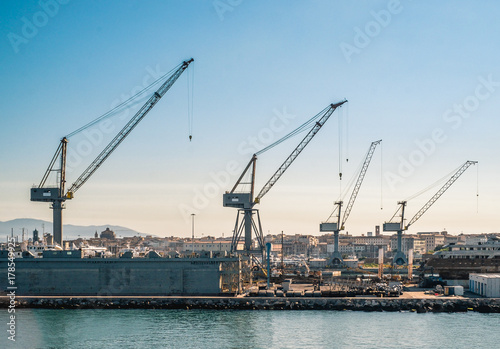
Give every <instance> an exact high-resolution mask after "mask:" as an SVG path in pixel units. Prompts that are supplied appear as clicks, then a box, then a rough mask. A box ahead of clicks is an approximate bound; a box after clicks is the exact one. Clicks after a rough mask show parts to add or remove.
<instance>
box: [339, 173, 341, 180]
mask: <svg viewBox="0 0 500 349" xmlns="http://www.w3.org/2000/svg"><path fill="white" fill-rule="evenodd" d="M339 177H340V180H342V172H339Z"/></svg>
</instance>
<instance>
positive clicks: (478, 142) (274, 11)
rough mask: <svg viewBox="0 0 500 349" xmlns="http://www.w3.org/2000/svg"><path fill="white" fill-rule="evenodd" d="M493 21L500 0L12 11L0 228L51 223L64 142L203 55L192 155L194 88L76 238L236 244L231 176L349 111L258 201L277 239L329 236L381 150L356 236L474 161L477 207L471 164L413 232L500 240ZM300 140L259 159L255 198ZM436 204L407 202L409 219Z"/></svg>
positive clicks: (84, 215)
mask: <svg viewBox="0 0 500 349" xmlns="http://www.w3.org/2000/svg"><path fill="white" fill-rule="evenodd" d="M499 15H500V5H499V4H498V3H497V2H496V1H481V2H477V1H439V2H436V1H418V2H417V1H413V2H412V1H405V0H401V1H392V0H391V1H355V2H354V1H326V0H325V1H289V0H288V1H285V0H283V1H272V2H269V1H249V0H243V1H240V0H220V1H152V0H151V1H105V2H102V1H83V0H71V1H68V0H65V1H62V0H61V1H56V0H54V1H50V0H48V1H43V0H42V1H23V2H19V1H13V0H10V1H2V2H1V3H0V38H1V39H0V52H1V55H0V70H1V76H2V83H1V84H0V116H1V122H2V124H1V125H2V127H1V128H0V147H1V153H0V166H1V167H0V169H1V171H0V220H2V221H5V220H9V219H14V218H24V217H30V218H40V219H46V220H51V219H52V212H51V210H50V209H49V205H48V204H44V203H36V202H30V201H29V188H30V187H31V186H32V185H33V184H36V183H38V182H39V181H40V179H41V177H42V175H43V173H44V171H45V169H46V167H47V165H48V163H49V161H50V159H51V157H52V155H53V153H54V151H55V150H56V147H57V145H58V142H59V139H60V138H61V137H63V136H64V135H66V134H68V133H70V132H71V131H73V130H75V129H77V128H79V127H80V126H82V125H83V124H85V123H86V122H88V121H90V120H92V119H94V118H95V117H97V116H99V115H100V114H102V113H104V112H105V111H107V110H108V109H110V108H111V107H112V106H114V105H116V103H117V101H120V100H123V99H124V98H125V96H129V95H130V94H131V93H132V92H133V91H136V90H137V89H139V88H140V87H141V86H143V84H144V82H147V81H151V80H152V79H153V78H154V77H157V76H158V75H159V74H160V73H162V72H163V73H165V72H167V71H168V70H170V69H171V68H173V67H174V66H176V65H177V64H179V63H180V62H181V61H182V60H184V59H188V58H190V57H193V58H194V59H195V63H194V65H193V66H192V67H191V68H190V69H194V80H195V86H194V101H193V102H194V123H193V141H192V142H189V140H188V134H189V131H188V116H187V105H188V103H187V101H188V98H187V95H188V93H187V91H188V87H187V74H186V73H184V76H181V78H180V79H179V80H178V81H177V83H176V84H175V85H174V86H173V87H172V89H171V90H170V91H169V92H168V93H167V95H166V96H165V97H164V98H163V99H162V100H161V101H160V102H159V103H158V105H157V106H156V107H155V108H154V109H153V111H151V113H150V114H149V115H148V116H147V117H146V118H145V119H144V120H143V121H142V122H141V124H139V125H138V127H137V128H136V129H135V130H134V131H133V132H132V133H131V134H130V136H129V137H128V138H127V139H126V140H125V141H124V143H123V144H122V145H120V147H119V148H118V149H117V150H116V152H115V153H113V155H112V156H111V157H110V158H109V159H108V160H107V162H106V163H105V164H104V165H103V166H102V167H101V168H100V169H99V170H98V171H97V172H96V173H95V174H94V176H93V177H92V178H91V179H90V180H89V181H88V182H87V183H86V184H85V185H84V186H83V187H82V188H81V189H80V190H79V191H78V192H77V194H76V197H75V199H74V200H72V201H68V202H67V209H66V210H65V211H64V222H65V223H69V224H82V225H87V224H88V225H90V224H117V225H123V226H128V227H130V228H133V229H136V230H138V231H141V232H144V233H152V234H158V235H162V236H170V235H180V236H189V235H190V233H191V225H190V213H196V233H197V235H201V234H204V235H215V236H221V235H222V234H224V235H225V236H228V235H230V234H231V231H232V229H233V226H234V219H235V216H236V210H234V209H231V208H223V207H222V193H223V192H224V191H225V190H229V189H231V187H232V185H233V183H234V182H235V181H236V179H237V177H238V175H239V173H238V174H236V172H238V171H228V166H229V169H230V170H231V166H235V167H237V168H238V170H242V168H243V166H244V165H246V163H247V162H248V160H249V159H250V157H251V153H252V152H253V151H255V150H257V149H256V148H257V147H260V146H265V145H268V144H269V143H270V142H271V141H272V140H276V139H278V138H280V137H282V136H283V135H285V134H286V133H287V132H289V131H291V130H293V129H294V128H295V127H297V126H298V125H300V124H301V123H302V122H304V121H305V120H307V119H309V118H310V117H311V116H313V115H314V114H316V113H317V112H319V111H320V110H322V109H323V108H324V107H326V106H327V105H328V104H329V103H332V102H337V101H340V100H342V99H344V98H347V99H348V100H349V103H348V107H345V108H343V109H342V112H341V113H340V112H336V113H335V114H334V116H332V118H331V119H330V120H329V121H328V123H327V124H326V125H325V126H324V128H323V129H322V130H321V131H320V132H319V133H318V135H317V137H316V138H315V139H313V141H312V142H311V143H310V144H309V146H308V147H307V148H306V149H305V150H304V152H303V153H302V154H301V155H300V157H299V158H298V159H297V160H296V162H295V163H294V164H293V165H292V167H290V169H289V170H288V172H287V173H285V175H284V176H283V177H282V178H281V180H280V181H279V182H278V183H277V184H276V186H275V187H273V189H272V190H271V191H270V192H269V193H268V194H267V195H266V196H265V198H264V199H263V200H262V203H261V204H260V206H259V208H260V212H261V218H262V223H263V229H264V231H265V233H267V232H270V233H279V232H281V230H284V231H285V233H287V234H294V233H302V234H319V232H318V230H319V229H318V225H319V223H320V222H321V221H323V220H325V219H326V218H327V217H328V215H329V213H330V211H331V209H332V208H333V202H334V201H335V200H337V199H338V197H339V191H340V186H342V188H345V187H346V185H347V182H348V180H349V178H351V177H352V176H353V175H354V173H355V171H356V169H357V168H358V165H359V164H360V163H361V161H362V160H363V157H364V155H365V153H366V151H367V150H368V146H369V145H370V142H372V141H375V140H378V139H383V146H382V147H379V149H377V152H376V154H375V156H374V158H373V161H372V164H371V166H370V169H369V171H368V174H367V176H366V179H365V183H364V185H363V187H362V188H361V191H360V194H359V196H358V201H357V203H356V205H355V207H354V209H353V212H352V214H351V217H350V219H349V221H348V222H347V225H346V230H348V231H349V233H351V234H362V233H366V232H367V231H373V229H374V228H373V227H374V226H375V225H377V224H381V223H383V222H384V221H385V220H388V219H389V218H390V217H391V216H392V214H393V213H394V212H395V211H396V209H397V205H396V202H397V201H398V200H403V199H406V198H407V197H409V196H411V195H413V194H414V193H416V192H418V191H420V190H421V189H423V188H426V187H427V186H429V185H430V184H431V183H434V182H435V181H436V180H438V179H440V178H442V177H443V176H445V175H447V174H450V173H451V172H452V171H453V170H454V169H456V168H457V167H458V166H460V165H461V164H462V163H464V162H465V161H466V160H477V161H479V194H480V196H479V203H478V202H477V200H476V187H477V168H476V167H471V168H470V169H469V170H468V171H467V172H466V173H465V174H464V175H463V176H462V177H461V178H460V179H459V180H458V181H457V182H456V183H455V184H454V186H453V187H452V188H450V190H449V191H448V192H447V193H445V194H444V195H443V197H442V198H441V199H440V200H439V201H438V202H437V203H436V204H435V205H434V206H433V207H432V208H431V209H430V210H429V211H428V212H427V214H426V215H425V216H423V217H422V218H421V220H419V221H418V222H417V223H415V225H414V226H413V227H412V229H411V230H410V232H417V231H439V230H442V229H444V228H446V229H447V230H448V231H450V232H451V233H460V232H464V233H480V232H494V231H498V229H499V228H498V227H499V223H500V220H499V218H498V214H497V212H496V207H497V206H498V203H499V198H500V187H499V185H498V173H499V172H500V165H499V164H498V158H499V150H498V149H499V148H498V141H497V138H498V136H497V133H498V129H499V126H500V120H499V117H498V116H499V111H500V102H499V97H500V66H499V65H498V62H499V59H500V45H498V33H499V32H500V21H499V20H498V18H499ZM134 111H135V110H131V111H129V116H131V115H132V113H133V112H134ZM122 116H123V115H122ZM339 116H342V119H343V120H344V122H343V126H342V127H341V126H340V125H339V121H338V120H339ZM123 119H124V118H123V117H117V118H114V119H111V126H112V128H113V130H114V131H115V132H116V131H118V130H119V129H120V128H121V127H122V126H123V123H124V120H123ZM346 119H348V120H349V121H348V122H346ZM339 128H340V130H341V132H340V133H341V134H342V135H343V142H342V143H343V152H340V151H339ZM90 132H91V133H89V134H87V135H82V134H80V135H78V136H75V137H73V138H72V139H70V153H69V154H68V156H69V157H71V159H72V161H73V162H72V171H71V172H70V173H69V174H68V182H70V184H71V183H72V181H74V180H75V179H76V178H77V176H78V175H79V173H80V172H81V171H83V169H84V168H85V167H86V165H88V163H90V162H91V161H92V160H93V158H94V157H95V155H97V152H98V151H99V150H100V149H102V147H104V146H105V144H106V143H107V141H109V140H110V139H111V137H112V136H114V134H113V133H111V132H108V133H102V132H101V133H99V132H100V131H99V129H93V131H92V130H91V131H90ZM92 132H93V133H92ZM92 135H93V137H95V138H92ZM101 136H102V138H101ZM89 137H90V138H89ZM252 139H257V140H258V144H257V145H256V146H254V147H252V146H250V143H251V142H252ZM89 140H93V141H94V143H92V144H93V145H92V147H91V151H90V152H89V154H86V153H85V154H82V149H83V148H82V147H83V144H86V143H85V142H88V141H89ZM299 141H300V138H294V139H292V140H291V141H289V142H287V143H286V144H284V145H283V147H280V148H276V149H274V150H272V151H270V152H268V153H265V154H263V155H262V156H261V157H259V160H258V172H257V189H260V188H261V187H262V186H263V185H264V183H265V182H266V181H267V179H268V178H269V177H270V176H271V175H272V174H273V172H274V171H275V170H276V168H277V167H278V166H279V165H280V164H281V163H282V161H283V160H284V158H285V157H286V156H287V155H288V153H289V152H290V151H291V150H292V149H293V148H294V147H295V145H296V144H297V143H298V142H299ZM79 148H80V151H78V149H79ZM381 150H382V152H381ZM381 154H382V155H381ZM339 157H341V159H343V160H342V163H343V166H342V172H343V178H344V179H343V180H342V182H340V181H339V179H338V178H339V176H338V172H339ZM346 158H349V162H346V161H345V159H346ZM438 189H439V187H435V188H433V189H432V190H430V191H428V192H426V193H425V194H423V195H421V196H419V197H417V198H416V199H414V200H411V201H410V202H409V204H408V209H407V217H408V219H410V218H411V217H412V216H413V214H414V213H416V212H417V211H418V209H419V208H420V207H421V206H422V205H423V204H424V203H425V202H426V200H427V199H428V198H430V197H431V196H432V195H433V193H434V192H435V191H437V190H438ZM203 192H205V193H203ZM344 200H345V201H347V200H348V196H347V197H345V198H344ZM381 204H382V206H383V210H381Z"/></svg>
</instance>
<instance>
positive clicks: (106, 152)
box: [66, 58, 193, 199]
mask: <svg viewBox="0 0 500 349" xmlns="http://www.w3.org/2000/svg"><path fill="white" fill-rule="evenodd" d="M191 62H193V59H192V58H191V59H190V60H187V61H184V62H182V64H181V65H180V67H179V68H178V69H177V70H176V71H175V72H174V73H173V74H172V75H171V76H170V77H169V78H168V79H167V80H166V81H165V82H164V83H163V84H162V85H161V86H160V88H159V89H158V90H157V91H156V92H155V93H154V94H153V95H152V96H151V98H149V99H148V101H147V102H146V103H145V104H144V105H143V106H142V107H141V109H139V111H138V112H137V113H136V114H135V115H134V116H133V117H132V119H130V121H129V122H128V123H127V124H126V125H125V126H124V127H123V129H122V130H121V131H120V132H119V133H118V134H117V135H116V136H115V138H113V139H112V140H111V142H110V143H109V144H108V145H107V146H106V147H105V148H104V149H103V150H102V152H101V153H100V154H99V155H98V156H97V157H96V158H95V160H94V161H92V163H91V164H90V165H89V166H88V167H87V169H86V170H85V171H83V173H82V174H81V175H80V177H78V179H77V180H76V181H75V182H74V183H73V185H72V186H71V188H70V189H69V190H68V192H67V194H66V197H67V198H69V199H71V198H72V197H73V194H74V193H75V192H76V191H77V190H78V189H80V187H81V186H82V185H83V184H84V183H85V182H86V181H87V180H88V179H89V178H90V177H91V176H92V175H93V174H94V172H95V171H96V170H97V169H98V168H99V166H101V165H102V164H103V162H104V161H105V160H106V159H107V158H108V157H109V156H110V155H111V153H112V152H113V151H114V150H115V149H116V148H117V147H118V145H120V143H121V142H122V141H123V140H124V139H125V137H127V136H128V134H129V133H130V132H131V131H132V130H133V129H134V128H135V127H136V126H137V124H138V123H139V122H140V121H141V120H142V119H143V118H144V117H145V116H146V114H147V113H148V112H149V111H150V110H151V109H152V108H153V107H154V106H155V105H156V103H157V102H158V101H159V100H160V99H161V98H162V97H163V95H165V93H166V92H167V91H168V90H169V89H170V87H172V85H173V84H174V83H175V82H176V81H177V79H178V78H179V76H181V74H182V73H183V72H184V70H186V69H187V67H188V66H189V64H190V63H191Z"/></svg>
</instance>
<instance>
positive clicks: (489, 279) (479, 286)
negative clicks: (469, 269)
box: [469, 274, 500, 298]
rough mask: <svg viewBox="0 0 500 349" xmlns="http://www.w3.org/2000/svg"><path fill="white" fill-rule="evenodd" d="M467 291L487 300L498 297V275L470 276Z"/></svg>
mask: <svg viewBox="0 0 500 349" xmlns="http://www.w3.org/2000/svg"><path fill="white" fill-rule="evenodd" d="M469 291H470V292H473V293H476V294H479V295H481V296H483V297H488V298H499V297H500V274H470V275H469Z"/></svg>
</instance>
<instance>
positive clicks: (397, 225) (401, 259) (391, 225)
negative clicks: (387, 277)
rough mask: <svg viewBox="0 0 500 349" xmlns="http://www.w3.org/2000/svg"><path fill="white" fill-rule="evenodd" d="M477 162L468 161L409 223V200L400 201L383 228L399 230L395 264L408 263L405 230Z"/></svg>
mask: <svg viewBox="0 0 500 349" xmlns="http://www.w3.org/2000/svg"><path fill="white" fill-rule="evenodd" d="M475 164H477V161H466V162H465V163H464V164H463V165H462V166H460V168H459V169H458V170H457V171H456V172H455V173H454V174H453V175H452V176H451V178H450V179H449V180H448V181H447V182H446V183H445V184H444V185H443V186H442V187H441V189H439V190H438V191H437V193H436V194H434V196H433V197H431V198H430V199H429V201H427V202H426V204H425V205H424V206H422V208H421V209H420V210H419V211H418V212H417V213H416V214H415V216H413V218H412V219H410V221H409V222H408V224H407V225H405V224H404V221H405V208H406V204H407V201H398V205H400V206H399V208H398V210H397V211H396V213H394V215H393V216H392V218H391V219H390V220H389V222H386V223H384V226H383V230H384V231H395V232H397V234H398V236H397V238H398V241H397V251H396V254H395V255H394V258H393V265H403V264H407V263H408V260H407V259H406V256H405V254H404V252H403V249H402V247H403V243H402V241H403V231H405V230H408V228H409V227H410V226H411V225H412V224H413V223H415V222H416V221H417V220H419V219H420V217H422V216H423V214H424V213H425V212H427V210H428V209H429V208H430V207H431V206H432V205H433V204H434V203H435V202H436V201H437V199H439V198H440V197H441V195H443V194H444V192H445V191H446V190H448V189H449V188H450V187H451V185H452V184H453V183H455V181H456V180H457V179H458V178H459V177H460V176H461V175H462V174H463V173H464V172H465V170H467V169H468V168H469V167H470V166H471V165H475ZM400 211H401V214H400V216H398V217H399V218H401V219H400V221H399V222H395V218H397V217H396V216H397V214H398V212H400Z"/></svg>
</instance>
